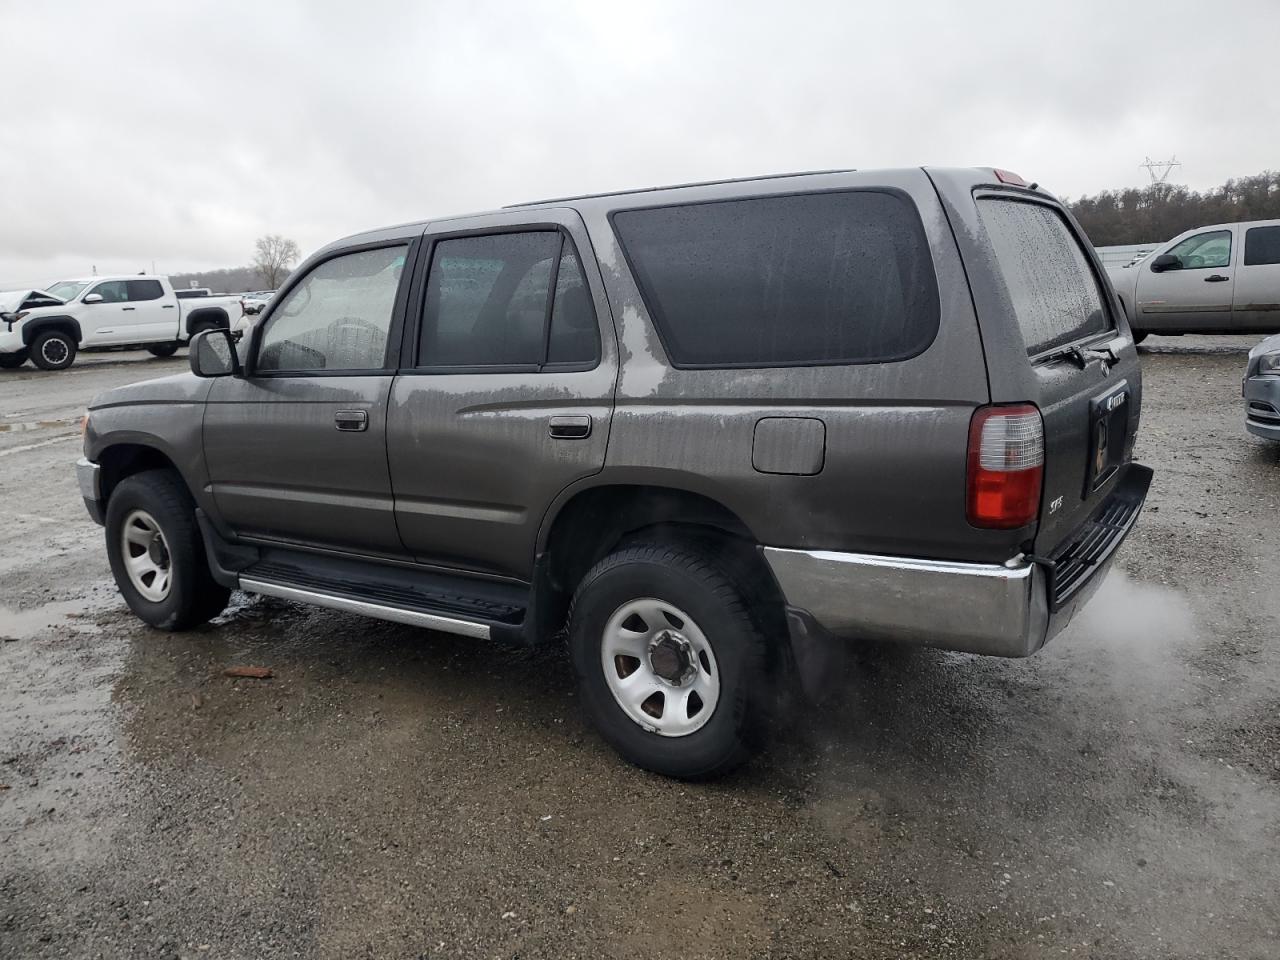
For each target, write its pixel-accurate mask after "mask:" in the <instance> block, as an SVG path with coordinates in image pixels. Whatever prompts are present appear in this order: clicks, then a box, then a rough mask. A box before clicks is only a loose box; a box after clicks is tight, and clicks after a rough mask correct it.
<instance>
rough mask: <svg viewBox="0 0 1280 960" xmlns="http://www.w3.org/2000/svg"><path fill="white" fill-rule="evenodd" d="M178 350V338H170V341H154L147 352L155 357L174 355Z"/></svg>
mask: <svg viewBox="0 0 1280 960" xmlns="http://www.w3.org/2000/svg"><path fill="white" fill-rule="evenodd" d="M177 352H178V341H177V340H170V341H169V342H168V343H153V344H151V345H150V346H149V347H147V353H149V354H151V355H152V356H153V357H172V356H173V355H174V354H175V353H177Z"/></svg>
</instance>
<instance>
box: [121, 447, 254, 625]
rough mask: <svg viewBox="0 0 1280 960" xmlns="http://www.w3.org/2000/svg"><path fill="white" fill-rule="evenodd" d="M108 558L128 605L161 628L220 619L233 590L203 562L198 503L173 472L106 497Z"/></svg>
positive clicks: (141, 476) (135, 481)
mask: <svg viewBox="0 0 1280 960" xmlns="http://www.w3.org/2000/svg"><path fill="white" fill-rule="evenodd" d="M106 520H107V522H106V535H107V558H108V559H109V560H110V561H111V573H112V574H113V575H114V576H115V580H116V586H118V587H119V588H120V593H121V594H122V595H123V596H124V599H125V602H126V603H127V604H129V609H130V610H132V611H133V612H134V613H135V614H137V615H138V617H139V618H140V619H142V620H143V621H145V622H146V623H149V624H151V626H153V627H159V628H160V629H161V630H186V629H189V628H191V627H194V626H197V625H199V624H201V623H204V622H205V621H206V620H208V619H210V618H211V617H216V616H217V615H218V614H219V613H221V612H222V611H223V610H224V609H225V608H226V606H227V600H228V599H229V598H230V596H231V591H229V590H228V589H227V588H226V587H223V586H220V585H219V584H218V583H216V582H215V581H214V579H213V577H212V576H211V575H210V574H209V565H208V562H207V561H206V560H205V553H204V539H203V538H202V537H201V536H200V528H199V527H198V526H197V525H196V516H195V503H194V502H193V501H192V499H191V494H189V493H188V492H187V488H186V486H185V485H184V484H183V482H182V480H181V479H180V478H179V477H178V475H177V474H176V473H174V472H173V471H172V470H145V471H143V472H142V473H136V474H134V475H133V476H131V477H128V478H127V479H125V480H123V481H122V482H121V483H120V484H119V485H118V486H117V487H116V488H115V490H113V491H112V492H111V497H110V499H109V500H108V501H107V518H106Z"/></svg>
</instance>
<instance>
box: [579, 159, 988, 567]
mask: <svg viewBox="0 0 1280 960" xmlns="http://www.w3.org/2000/svg"><path fill="white" fill-rule="evenodd" d="M872 187H881V188H884V187H889V188H896V189H899V190H901V191H903V192H905V193H906V194H907V195H908V196H909V197H910V198H911V200H912V201H913V202H914V204H915V205H916V207H917V208H918V210H919V213H920V216H921V219H922V221H923V224H924V230H925V234H926V239H927V242H928V244H929V246H930V249H931V251H932V255H933V261H934V268H935V271H936V274H937V281H938V290H939V296H940V307H941V323H940V327H939V332H938V335H937V338H936V339H935V340H934V342H933V343H932V345H931V346H929V347H928V348H927V349H926V350H925V351H924V352H923V353H921V354H920V355H918V356H916V357H914V358H911V359H909V360H905V361H901V362H895V363H871V364H862V365H842V366H814V367H785V368H766V369H679V368H676V367H674V366H672V365H671V364H670V363H669V362H668V360H667V357H666V354H665V352H664V350H663V346H662V344H661V342H660V340H659V337H658V334H657V331H656V330H655V328H654V325H653V322H652V320H651V318H650V316H649V313H648V310H647V309H646V306H645V303H644V301H643V299H642V298H641V296H640V293H639V290H638V288H637V286H636V284H635V281H634V280H633V278H632V276H631V274H630V272H629V269H628V267H627V265H626V260H625V258H624V256H623V252H622V250H621V248H620V246H619V243H618V241H617V238H616V236H615V234H614V232H613V229H612V226H611V224H610V222H609V219H608V214H609V213H610V211H611V210H615V209H631V208H636V207H640V206H645V205H647V204H672V203H679V202H698V201H705V200H713V199H730V198H741V197H746V196H767V195H772V194H782V193H797V192H805V191H809V190H815V191H817V190H834V189H858V188H872ZM578 207H579V210H580V211H581V212H582V214H583V217H584V219H585V220H586V223H587V226H588V229H589V231H590V232H591V236H592V242H593V245H594V246H595V249H596V252H597V255H598V258H599V261H600V267H601V271H602V273H603V275H604V278H605V285H606V289H607V292H608V296H609V300H610V304H611V307H612V309H613V315H614V318H615V322H616V323H617V326H618V335H619V346H620V350H621V365H622V366H621V373H620V376H619V383H618V391H617V401H616V403H617V406H616V409H615V412H614V420H613V428H612V432H611V435H610V439H609V449H608V454H607V459H606V465H605V471H604V472H603V473H602V474H601V475H600V476H599V477H598V478H597V482H599V483H610V482H613V483H650V484H655V485H659V486H670V487H676V488H682V489H688V490H692V491H694V492H696V493H701V494H703V495H705V496H708V497H711V498H713V499H715V500H717V501H718V502H720V503H722V504H723V505H725V506H726V507H728V508H729V509H730V510H732V511H733V512H734V513H736V514H737V515H738V516H739V517H740V518H741V519H742V520H743V522H744V523H745V524H746V525H747V526H748V527H749V528H750V529H751V531H752V532H753V533H754V535H755V537H756V539H757V540H758V541H759V542H761V543H763V544H766V545H769V546H780V547H792V548H804V549H835V550H848V551H863V552H874V553H886V554H898V555H906V556H919V557H938V558H956V559H972V560H980V559H992V560H1002V559H1006V558H1007V557H1008V556H1009V555H1010V554H1011V552H1012V551H1011V547H1010V544H1011V542H1012V541H1011V540H1010V538H1009V537H1008V535H1006V534H1002V533H996V532H992V531H979V530H975V529H973V528H972V527H970V526H969V525H968V523H967V522H966V520H965V503H964V495H965V468H966V464H965V451H966V448H967V443H968V428H969V421H970V417H971V415H972V412H973V409H974V408H975V407H976V406H978V405H980V404H983V403H986V402H987V400H988V388H987V381H986V372H985V364H984V358H983V353H982V347H981V343H980V341H979V337H978V326H977V322H976V318H975V316H974V312H973V304H972V302H971V300H970V297H969V292H968V285H967V283H966V281H965V277H964V271H963V267H962V265H961V262H960V258H959V256H958V255H957V252H956V247H955V242H954V240H953V238H952V236H951V232H950V227H949V226H948V223H947V219H946V217H945V215H944V214H943V211H942V209H941V207H940V206H939V204H938V198H937V194H936V192H935V191H934V189H933V187H932V185H931V184H930V182H929V180H928V178H927V177H926V176H925V174H924V173H923V171H919V170H908V171H895V172H891V173H885V174H877V173H841V174H824V175H818V176H813V177H796V178H790V179H787V180H784V181H763V182H759V183H752V184H720V185H712V186H703V187H692V188H685V189H681V190H675V191H664V192H662V193H661V194H659V195H652V196H646V195H643V194H642V195H637V196H632V197H625V198H618V197H614V198H605V199H601V200H596V201H582V202H580V203H579V204H578ZM773 417H795V418H812V419H818V420H821V421H822V422H823V424H824V425H825V433H826V447H825V455H824V458H823V462H822V467H821V470H820V471H819V472H817V473H816V474H813V475H809V476H796V475H785V474H772V473H764V472H760V471H759V470H757V469H756V468H755V467H754V466H753V463H752V444H753V435H754V432H755V430H756V425H757V423H758V422H759V421H760V420H762V419H766V418H773Z"/></svg>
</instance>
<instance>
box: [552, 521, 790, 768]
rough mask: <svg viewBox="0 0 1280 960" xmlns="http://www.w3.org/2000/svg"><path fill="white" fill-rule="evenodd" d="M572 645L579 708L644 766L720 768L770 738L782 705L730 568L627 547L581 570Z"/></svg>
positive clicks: (653, 548)
mask: <svg viewBox="0 0 1280 960" xmlns="http://www.w3.org/2000/svg"><path fill="white" fill-rule="evenodd" d="M569 643H570V649H571V653H572V656H573V663H574V668H575V670H576V672H577V675H578V682H579V687H580V689H581V691H582V700H583V706H584V707H585V709H586V711H587V713H588V715H589V716H590V718H591V720H592V721H593V722H594V724H595V725H596V727H597V728H598V729H599V730H600V733H601V734H602V735H603V736H604V738H605V739H606V740H608V741H609V743H610V744H611V745H612V746H613V747H614V749H616V750H617V751H618V752H619V753H620V754H622V756H623V757H625V758H626V759H628V760H630V761H631V762H632V763H635V764H636V765H638V766H641V767H644V768H645V769H648V770H652V771H654V772H655V773H661V774H665V775H666V776H671V777H679V778H682V779H702V778H708V777H714V776H719V775H720V774H723V773H726V772H728V771H729V770H731V769H733V768H734V767H736V766H738V765H739V764H741V763H742V762H743V761H745V760H746V759H747V758H748V757H750V756H751V755H752V753H754V752H755V751H756V750H757V749H758V748H759V746H760V744H761V743H762V741H763V734H764V730H765V728H766V726H767V718H768V708H769V705H770V704H771V703H773V702H775V701H776V699H777V698H776V695H775V694H776V691H771V689H770V677H769V674H768V671H767V669H766V665H767V662H768V656H767V654H768V650H767V644H766V640H765V637H764V635H763V634H762V633H761V632H760V630H759V628H758V627H757V625H756V623H755V621H754V620H753V618H752V617H751V615H750V613H749V611H748V608H747V601H746V599H745V598H744V597H743V595H742V593H741V592H740V591H739V589H738V587H737V586H736V585H735V584H734V582H733V580H732V579H731V578H730V577H729V575H728V574H727V573H726V572H725V571H724V570H722V569H721V568H720V567H719V566H717V565H716V564H714V563H712V562H711V561H709V560H707V559H706V558H704V557H703V556H701V555H700V554H698V553H696V552H694V551H693V550H692V549H690V548H685V547H680V546H666V545H659V544H649V543H642V544H635V545H632V546H628V547H624V548H622V549H620V550H618V551H617V552H615V553H613V554H611V555H610V556H608V557H606V558H605V559H604V560H601V561H600V562H599V563H598V564H596V566H595V567H594V568H592V570H591V571H590V572H588V573H587V575H586V576H585V577H584V578H583V580H582V583H581V584H580V585H579V587H578V590H577V592H576V594H575V595H574V599H573V607H572V610H571V612H570V626H569Z"/></svg>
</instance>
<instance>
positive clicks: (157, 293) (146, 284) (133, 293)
mask: <svg viewBox="0 0 1280 960" xmlns="http://www.w3.org/2000/svg"><path fill="white" fill-rule="evenodd" d="M125 282H126V283H127V284H128V286H129V299H130V301H134V302H136V301H139V300H159V299H160V298H161V297H163V296H164V287H162V286H160V281H159V280H126V281H125Z"/></svg>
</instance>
